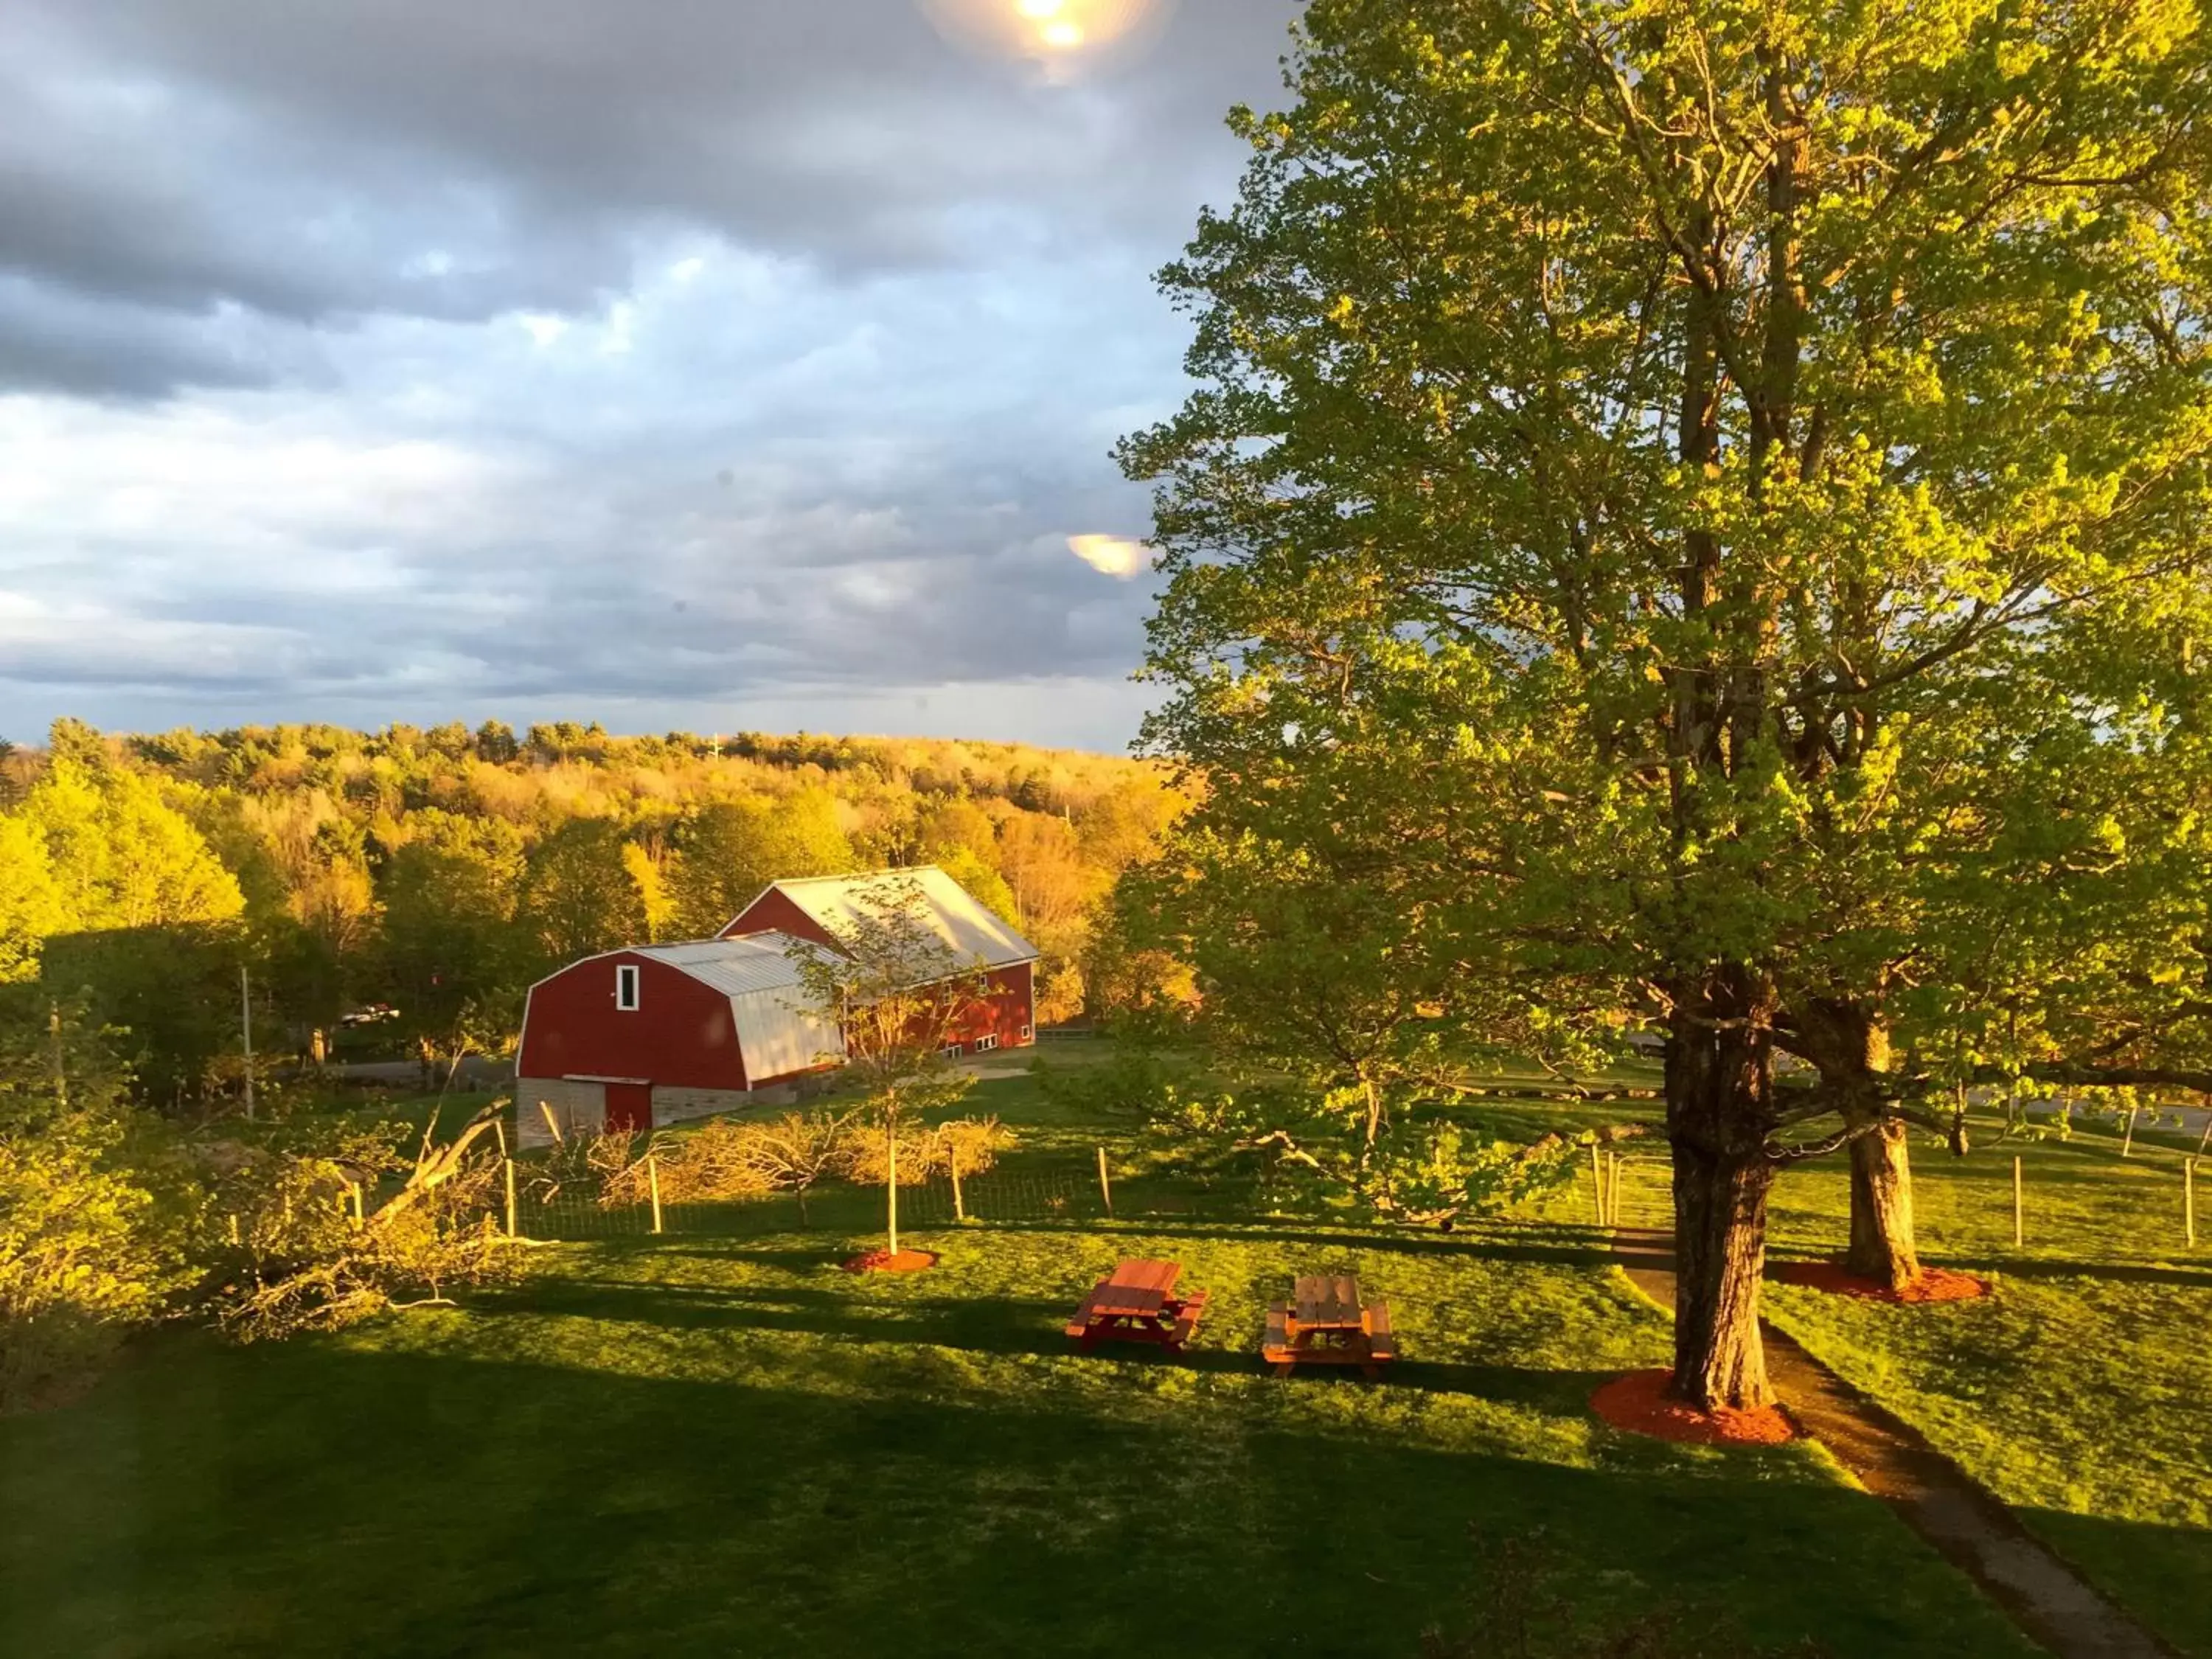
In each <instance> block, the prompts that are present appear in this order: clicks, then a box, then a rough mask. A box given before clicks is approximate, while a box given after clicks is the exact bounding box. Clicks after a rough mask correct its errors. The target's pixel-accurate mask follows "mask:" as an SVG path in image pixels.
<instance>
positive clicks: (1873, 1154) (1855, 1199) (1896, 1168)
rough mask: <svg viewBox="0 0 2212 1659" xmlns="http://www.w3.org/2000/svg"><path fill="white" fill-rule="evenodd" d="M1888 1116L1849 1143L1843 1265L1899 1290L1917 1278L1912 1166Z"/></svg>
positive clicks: (1901, 1134) (1901, 1131)
mask: <svg viewBox="0 0 2212 1659" xmlns="http://www.w3.org/2000/svg"><path fill="white" fill-rule="evenodd" d="M1905 1146H1906V1136H1905V1125H1903V1124H1902V1123H1899V1122H1898V1121H1895V1120H1894V1119H1893V1120H1891V1121H1888V1122H1886V1123H1883V1124H1881V1125H1880V1126H1878V1127H1875V1128H1873V1129H1870V1130H1869V1131H1868V1132H1867V1133H1864V1134H1863V1135H1861V1136H1860V1137H1859V1138H1858V1139H1856V1140H1854V1141H1853V1142H1851V1244H1850V1251H1849V1253H1848V1254H1847V1255H1845V1256H1844V1270H1845V1271H1846V1272H1848V1273H1855V1274H1857V1276H1858V1277H1859V1278H1861V1279H1872V1280H1874V1282H1875V1284H1877V1285H1887V1286H1888V1287H1889V1288H1890V1289H1891V1290H1893V1291H1901V1290H1903V1289H1904V1288H1905V1286H1906V1285H1910V1284H1911V1283H1912V1281H1913V1280H1914V1279H1917V1278H1919V1277H1920V1256H1919V1254H1918V1252H1917V1250H1916V1249H1915V1248H1914V1245H1913V1237H1912V1165H1911V1161H1910V1159H1909V1158H1908V1155H1907V1153H1906V1151H1905Z"/></svg>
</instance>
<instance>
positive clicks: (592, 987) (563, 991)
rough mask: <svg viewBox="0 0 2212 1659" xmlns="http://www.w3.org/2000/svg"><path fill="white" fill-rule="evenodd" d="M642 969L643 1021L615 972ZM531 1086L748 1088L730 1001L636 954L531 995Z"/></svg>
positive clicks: (562, 976)
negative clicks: (544, 1082)
mask: <svg viewBox="0 0 2212 1659" xmlns="http://www.w3.org/2000/svg"><path fill="white" fill-rule="evenodd" d="M626 963H635V964H636V965H637V966H638V967H639V969H641V972H640V975H639V980H638V1006H637V1009H636V1012H634V1013H623V1012H619V1011H618V1010H617V1008H616V1007H615V969H616V968H617V966H620V965H623V964H626ZM516 1070H517V1072H518V1073H519V1074H520V1075H521V1076H525V1077H541V1078H543V1077H554V1078H557V1077H602V1078H606V1077H631V1078H639V1079H644V1080H645V1081H647V1082H650V1083H654V1084H660V1085H670V1086H673V1087H678V1088H686V1089H734V1090H740V1091H741V1090H743V1089H744V1086H745V1068H744V1055H743V1054H742V1053H741V1052H740V1051H739V1049H738V1031H737V1025H736V1024H735V1022H734V1021H733V1020H732V1018H731V1015H730V1000H729V998H728V997H727V996H726V995H725V994H723V993H721V992H720V991H717V990H715V989H714V987H711V986H708V985H702V984H701V983H700V982H699V981H697V980H696V979H693V978H692V977H691V976H690V975H689V974H686V973H684V972H683V971H682V970H681V969H676V968H671V967H670V966H669V965H668V964H667V963H665V962H658V961H655V960H654V959H653V957H647V956H641V955H639V954H637V953H636V952H635V951H618V952H617V953H616V954H614V955H612V956H607V957H593V958H592V959H591V960H590V961H587V962H580V963H576V964H575V965H574V967H572V968H568V969H563V970H562V972H560V973H558V974H556V975H553V977H552V978H550V979H549V980H546V981H543V982H542V983H540V984H538V986H536V987H533V988H532V991H531V993H530V1007H529V1011H528V1012H527V1013H526V1016H525V1017H524V1021H523V1030H522V1048H521V1053H520V1056H519V1058H518V1060H517V1062H516Z"/></svg>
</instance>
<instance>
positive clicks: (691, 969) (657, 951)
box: [631, 933, 822, 996]
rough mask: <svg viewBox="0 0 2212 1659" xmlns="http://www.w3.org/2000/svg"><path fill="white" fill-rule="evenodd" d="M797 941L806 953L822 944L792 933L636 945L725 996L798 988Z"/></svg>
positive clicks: (643, 953) (638, 950)
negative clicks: (794, 952)
mask: <svg viewBox="0 0 2212 1659" xmlns="http://www.w3.org/2000/svg"><path fill="white" fill-rule="evenodd" d="M794 945H795V946H797V947H798V948H799V950H802V951H820V950H821V948H822V947H821V946H820V945H816V944H814V943H813V942H812V941H811V940H809V939H793V937H792V936H791V935H790V934H788V933H746V934H744V935H742V936H740V937H739V938H737V939H684V940H681V941H679V942H678V943H676V944H674V945H633V946H632V947H631V948H632V949H633V950H634V951H635V952H636V953H637V954H638V955H639V956H641V957H652V958H653V960H654V961H655V962H665V963H667V964H668V965H669V966H670V967H671V968H679V969H683V971H684V972H685V973H687V974H689V975H690V976H691V977H692V978H693V979H696V980H697V981H699V982H700V983H701V984H702V985H711V986H713V987H714V988H715V989H716V990H717V991H720V992H721V993H722V994H724V995H725V996H743V995H745V994H747V993H749V992H753V991H779V990H795V989H798V988H799V985H800V981H799V966H798V964H797V963H794V962H793V960H792V958H791V951H792V948H793V946H794Z"/></svg>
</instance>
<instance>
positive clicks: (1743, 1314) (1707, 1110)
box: [1667, 965, 1774, 1410]
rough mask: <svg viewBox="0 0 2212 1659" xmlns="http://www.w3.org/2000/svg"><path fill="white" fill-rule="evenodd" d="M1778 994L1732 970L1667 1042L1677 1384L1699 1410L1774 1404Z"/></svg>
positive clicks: (1706, 989) (1693, 1005)
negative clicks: (1764, 1316) (1769, 1246)
mask: <svg viewBox="0 0 2212 1659" xmlns="http://www.w3.org/2000/svg"><path fill="white" fill-rule="evenodd" d="M1772 1015H1773V1005H1772V994H1771V989H1770V987H1768V986H1767V985H1766V984H1765V981H1764V979H1763V978H1762V977H1761V976H1759V975H1757V974H1756V973H1754V972H1753V970H1752V969H1748V968H1747V967H1744V966H1741V965H1735V966H1731V967H1728V968H1724V969H1719V970H1717V971H1716V972H1714V973H1713V974H1711V975H1706V976H1703V977H1701V979H1700V980H1699V981H1693V982H1692V983H1690V984H1687V985H1685V986H1684V987H1682V992H1681V994H1679V995H1678V996H1677V998H1676V1001H1675V1009H1674V1022H1673V1029H1672V1030H1670V1032H1669V1033H1668V1042H1667V1138H1668V1142H1669V1143H1670V1144H1671V1146H1672V1147H1673V1151H1674V1384H1673V1391H1674V1394H1675V1395H1678V1396H1679V1397H1680V1398H1681V1399H1683V1400H1686V1401H1688V1402H1689V1403H1691V1404H1692V1405H1693V1406H1697V1407H1701V1408H1703V1409H1705V1410H1711V1409H1712V1408H1713V1407H1735V1408H1738V1409H1743V1408H1748V1407H1758V1406H1765V1405H1769V1404H1771V1403H1772V1401H1773V1399H1774V1391H1773V1389H1771V1387H1769V1386H1768V1383H1767V1381H1766V1355H1765V1349H1764V1348H1763V1347H1762V1346H1761V1345H1760V1342H1759V1279H1760V1276H1761V1274H1762V1273H1764V1272H1765V1267H1766V1198H1767V1192H1768V1189H1769V1188H1771V1186H1772V1185H1773V1182H1774V1165H1773V1164H1772V1163H1771V1161H1770V1160H1769V1159H1768V1158H1767V1157H1766V1152H1765V1140H1766V1129H1767V1118H1768V1113H1769V1111H1770V1110H1771V1104H1772V1102H1771V1079H1772V1073H1773V1048H1772V1042H1771V1023H1772Z"/></svg>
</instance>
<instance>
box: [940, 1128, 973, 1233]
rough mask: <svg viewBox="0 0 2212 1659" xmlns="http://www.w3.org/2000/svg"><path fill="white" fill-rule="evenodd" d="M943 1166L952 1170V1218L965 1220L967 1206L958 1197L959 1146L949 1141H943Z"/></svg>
mask: <svg viewBox="0 0 2212 1659" xmlns="http://www.w3.org/2000/svg"><path fill="white" fill-rule="evenodd" d="M945 1167H946V1168H947V1169H949V1170H951V1171H952V1218H953V1219H954V1220H955V1221H965V1220H966V1219H967V1218H968V1206H966V1205H965V1204H963V1202H962V1201H961V1199H960V1148H959V1147H958V1146H956V1145H954V1144H953V1143H952V1142H951V1141H950V1140H947V1141H946V1142H945Z"/></svg>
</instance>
